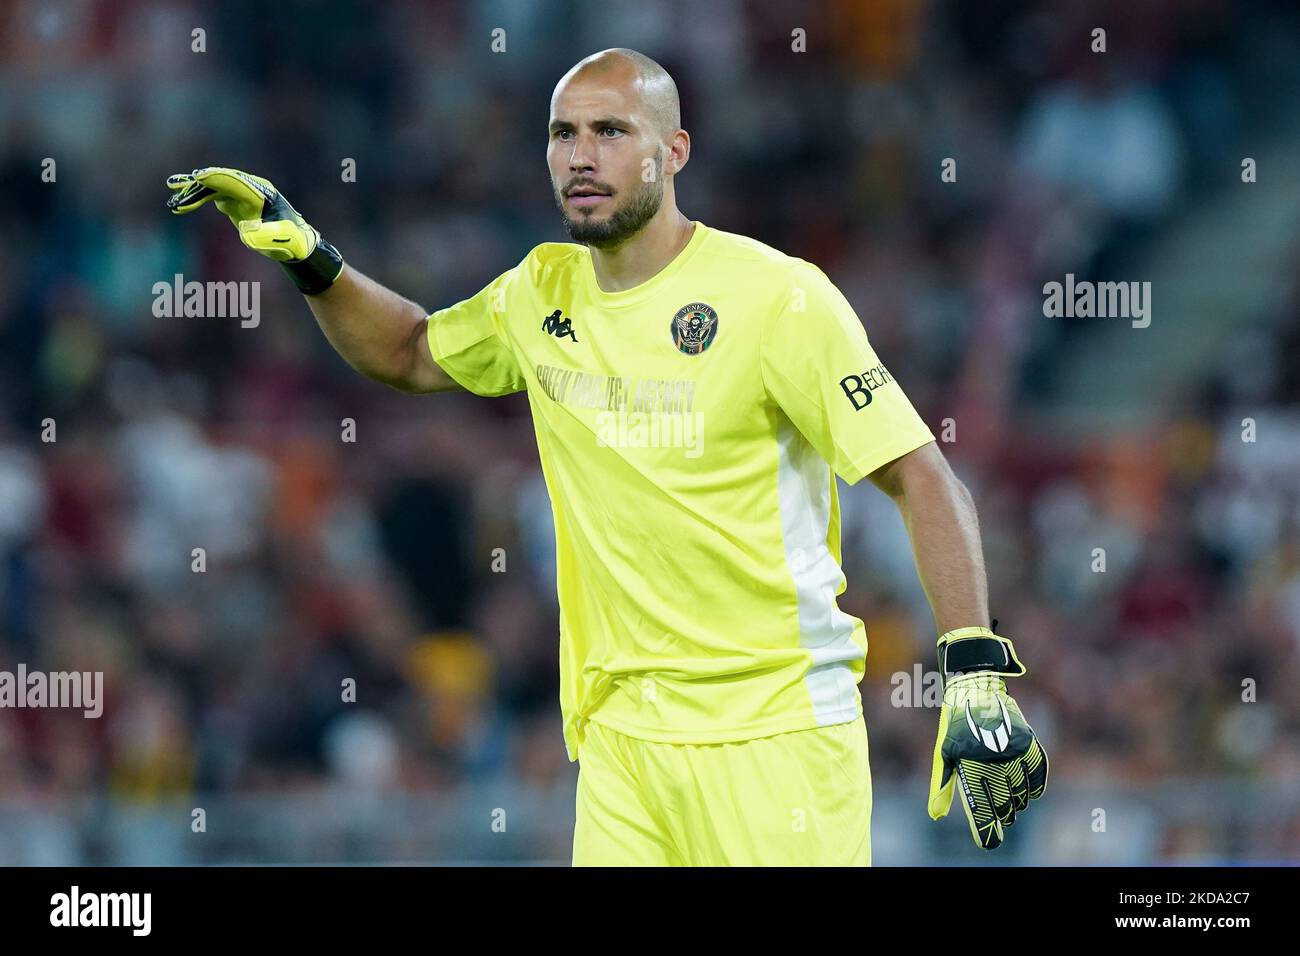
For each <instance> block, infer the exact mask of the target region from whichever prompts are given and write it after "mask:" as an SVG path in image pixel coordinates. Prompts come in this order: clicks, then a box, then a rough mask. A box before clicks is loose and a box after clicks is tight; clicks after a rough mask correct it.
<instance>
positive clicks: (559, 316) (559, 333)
mask: <svg viewBox="0 0 1300 956" xmlns="http://www.w3.org/2000/svg"><path fill="white" fill-rule="evenodd" d="M542 331H543V332H546V333H548V334H550V335H554V336H555V337H556V338H557V339H562V338H565V337H566V336H567V337H569V338H571V339H573V341H575V342H576V341H578V336H577V335H576V334H575V333H574V331H573V320H572V319H567V318H563V313H562V312H560V310H559V309H556V310H555V311H554V312H552V313H551V314H550V315H548V316H547V317H546V318H544V319H542Z"/></svg>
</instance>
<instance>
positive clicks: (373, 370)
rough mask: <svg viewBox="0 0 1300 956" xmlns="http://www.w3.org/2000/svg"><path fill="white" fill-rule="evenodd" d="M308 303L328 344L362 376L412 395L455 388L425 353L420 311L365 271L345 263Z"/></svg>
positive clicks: (425, 320)
mask: <svg viewBox="0 0 1300 956" xmlns="http://www.w3.org/2000/svg"><path fill="white" fill-rule="evenodd" d="M307 304H308V305H309V306H311V311H312V315H314V316H316V323H317V324H318V325H319V326H320V327H321V331H322V332H324V333H325V338H327V339H329V343H330V345H332V346H334V350H335V351H336V352H338V353H339V355H341V356H343V358H344V360H345V361H346V362H347V363H348V364H349V365H351V366H352V367H353V368H354V369H356V370H357V371H358V372H360V373H361V374H362V375H365V376H367V377H369V378H373V379H374V380H375V381H377V382H383V383H384V384H385V385H390V386H392V387H393V388H395V389H397V390H398V391H399V392H408V393H411V394H423V393H425V392H448V391H454V390H457V389H459V388H460V385H458V384H457V383H456V381H455V379H453V378H452V377H451V376H450V375H448V374H447V373H446V372H444V371H443V370H442V369H441V368H440V367H439V366H438V363H436V362H435V361H434V360H433V356H432V355H431V354H430V353H429V339H428V335H427V334H426V333H427V331H428V321H429V317H428V315H426V314H425V311H424V309H422V308H420V307H419V306H418V305H416V304H415V303H414V302H412V301H410V300H409V299H404V298H402V297H401V296H400V295H398V294H397V293H396V292H394V291H392V290H391V289H388V288H386V287H384V286H382V285H380V284H379V283H378V282H376V281H375V280H374V279H371V278H370V277H369V276H367V275H365V274H364V273H361V272H358V271H357V270H355V269H353V268H352V267H351V266H347V265H345V266H344V267H343V271H342V272H341V273H340V274H339V277H338V278H337V279H336V280H334V284H333V285H331V286H330V287H329V289H327V290H326V291H324V292H322V293H320V294H319V295H309V296H307Z"/></svg>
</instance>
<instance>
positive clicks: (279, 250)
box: [167, 166, 460, 393]
mask: <svg viewBox="0 0 1300 956" xmlns="http://www.w3.org/2000/svg"><path fill="white" fill-rule="evenodd" d="M167 186H168V188H169V189H171V190H173V193H172V196H171V198H170V199H169V200H168V202H167V207H168V208H169V209H171V211H172V212H173V213H176V214H184V213H188V212H192V211H193V210H195V209H198V208H199V207H200V206H202V205H203V204H204V203H206V202H208V201H210V200H211V201H213V202H215V203H216V206H217V208H218V209H219V210H220V211H221V212H223V213H225V215H226V216H227V217H228V218H229V219H230V221H231V222H232V223H234V225H235V227H236V228H237V229H238V230H239V238H240V239H241V240H242V241H243V243H244V245H246V246H248V248H250V249H252V250H253V251H254V252H257V253H260V254H261V255H264V256H266V257H267V258H269V259H274V260H275V261H276V262H279V263H280V264H281V266H283V267H284V270H285V272H287V273H288V275H289V278H290V279H292V280H293V282H294V284H295V285H296V286H297V287H298V289H299V291H300V292H302V293H303V295H304V296H305V297H306V299H307V304H308V305H309V306H310V307H311V311H312V314H313V315H314V316H315V317H316V322H317V324H319V325H320V327H321V330H322V331H323V332H324V333H325V337H326V338H327V339H328V340H329V343H330V345H332V346H334V349H335V350H336V351H337V352H338V353H339V355H341V356H343V359H344V360H345V361H346V362H347V363H348V364H349V365H351V366H352V367H353V368H354V369H356V370H357V371H358V372H360V373H361V374H363V375H366V376H368V377H369V378H372V379H374V380H375V381H377V382H383V383H384V384H385V385H389V386H391V387H392V388H395V389H397V390H398V391H402V392H410V393H424V392H441V391H452V390H455V389H459V388H460V386H459V385H458V384H457V383H456V381H455V380H454V379H452V378H451V376H449V375H448V374H447V373H446V372H444V371H443V370H442V369H441V368H440V367H439V366H438V364H437V363H436V362H435V361H434V360H433V356H432V354H431V353H430V352H429V345H428V339H427V336H426V334H425V333H426V331H427V328H428V324H427V323H428V316H427V314H426V313H425V311H424V309H422V308H420V306H418V305H416V304H415V303H414V302H411V301H410V300H409V299H404V298H403V297H402V296H400V295H398V294H397V293H396V292H393V291H392V290H391V289H387V288H385V287H384V286H382V285H380V284H379V283H378V282H375V281H374V280H373V279H371V278H369V277H367V276H365V275H363V274H362V273H360V272H358V271H357V270H355V269H353V268H351V267H349V266H347V265H345V264H344V263H343V257H342V256H341V255H340V254H339V252H338V250H337V249H335V248H334V247H333V246H332V245H331V244H330V243H328V242H326V241H325V240H324V239H322V238H321V235H320V233H319V232H317V231H316V230H315V229H314V228H313V227H312V226H310V225H309V224H308V223H307V222H306V221H305V220H304V219H303V218H302V216H301V215H299V214H298V211H297V210H296V209H294V208H293V206H291V205H289V202H288V201H287V200H286V199H285V198H284V197H283V196H282V195H280V192H279V190H277V189H276V188H275V187H274V186H273V185H272V184H271V183H270V182H268V181H267V180H265V179H263V178H261V177H260V176H253V175H251V174H249V173H245V172H241V171H240V170H237V169H229V168H226V167H222V166H209V167H206V168H204V169H196V170H194V172H192V173H180V174H177V175H175V176H170V177H168V179H167Z"/></svg>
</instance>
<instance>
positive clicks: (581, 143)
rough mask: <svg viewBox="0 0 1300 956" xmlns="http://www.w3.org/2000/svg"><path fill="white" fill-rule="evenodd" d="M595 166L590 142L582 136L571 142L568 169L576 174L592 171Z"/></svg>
mask: <svg viewBox="0 0 1300 956" xmlns="http://www.w3.org/2000/svg"><path fill="white" fill-rule="evenodd" d="M595 166H596V161H595V159H594V157H593V153H592V143H591V141H590V140H588V139H586V138H585V137H582V136H578V137H576V138H575V139H574V141H573V152H572V153H570V154H569V169H570V170H572V171H573V172H575V173H576V172H580V171H583V170H591V169H594V168H595Z"/></svg>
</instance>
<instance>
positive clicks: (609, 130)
mask: <svg viewBox="0 0 1300 956" xmlns="http://www.w3.org/2000/svg"><path fill="white" fill-rule="evenodd" d="M600 131H601V132H602V133H621V132H623V131H622V130H621V129H619V128H618V127H617V126H602V127H601V129H600Z"/></svg>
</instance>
